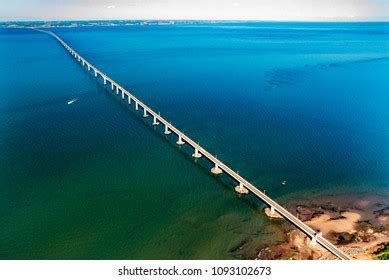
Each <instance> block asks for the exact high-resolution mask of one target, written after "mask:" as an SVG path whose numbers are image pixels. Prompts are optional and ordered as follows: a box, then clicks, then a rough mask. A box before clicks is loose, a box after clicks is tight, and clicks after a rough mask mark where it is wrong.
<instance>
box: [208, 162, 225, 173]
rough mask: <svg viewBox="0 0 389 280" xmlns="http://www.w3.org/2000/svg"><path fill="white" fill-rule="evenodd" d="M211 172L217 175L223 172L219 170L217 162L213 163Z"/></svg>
mask: <svg viewBox="0 0 389 280" xmlns="http://www.w3.org/2000/svg"><path fill="white" fill-rule="evenodd" d="M211 172H212V173H213V174H215V175H218V174H221V173H223V170H221V169H220V167H219V166H218V165H217V163H215V166H214V167H213V168H212V169H211Z"/></svg>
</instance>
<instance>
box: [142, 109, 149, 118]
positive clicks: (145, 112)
mask: <svg viewBox="0 0 389 280" xmlns="http://www.w3.org/2000/svg"><path fill="white" fill-rule="evenodd" d="M148 116H149V115H148V114H147V110H146V108H143V117H144V118H147V117H148Z"/></svg>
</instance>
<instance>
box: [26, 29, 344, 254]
mask: <svg viewBox="0 0 389 280" xmlns="http://www.w3.org/2000/svg"><path fill="white" fill-rule="evenodd" d="M34 30H36V31H39V32H43V33H46V34H48V35H50V36H52V37H54V38H55V39H56V40H57V41H58V42H59V43H60V44H61V45H62V46H63V47H64V48H65V49H66V50H68V51H69V52H70V53H71V54H72V56H74V58H75V59H77V60H78V61H79V62H80V63H82V65H83V66H84V67H85V65H86V66H87V68H88V71H90V69H92V70H93V71H94V73H95V77H97V75H100V76H101V77H102V78H103V80H104V84H106V81H108V82H109V83H110V84H111V88H112V90H114V88H116V94H119V91H120V92H121V94H122V99H124V95H126V96H127V98H128V103H129V104H131V102H132V101H133V102H134V103H135V108H136V109H137V110H138V109H139V106H140V107H142V108H143V111H144V115H143V116H144V117H148V116H150V115H151V116H152V117H153V123H152V124H153V125H159V123H162V124H163V125H164V126H165V132H164V133H165V134H166V135H168V134H170V133H171V132H173V133H174V134H176V135H177V137H178V141H177V144H180V145H182V144H184V143H187V144H188V145H190V146H191V147H192V148H193V149H194V150H195V152H194V154H193V157H195V158H200V157H201V156H204V157H206V158H207V159H208V160H209V161H211V162H212V163H213V164H215V166H214V168H213V169H212V171H216V172H213V173H216V174H218V173H221V172H224V173H226V174H227V175H229V176H230V177H231V178H233V179H234V180H236V181H237V183H238V184H239V185H240V186H243V187H244V188H246V189H247V190H249V191H250V192H251V193H252V194H253V195H255V196H256V197H258V198H259V199H261V200H262V201H264V202H265V203H266V204H268V205H269V206H270V207H271V210H272V211H277V212H278V213H279V214H280V215H281V216H282V217H284V218H285V219H286V220H288V221H289V222H290V223H292V224H293V225H294V226H296V227H297V228H298V229H300V230H301V231H302V232H304V233H305V234H306V235H307V236H309V238H310V239H311V240H312V241H313V242H311V243H312V244H316V243H319V244H320V245H321V246H323V247H324V248H325V249H326V250H328V251H329V252H330V253H332V254H333V255H335V256H336V257H338V258H339V259H342V260H349V259H351V258H350V257H349V256H348V255H347V254H346V253H344V252H343V251H342V250H340V249H339V248H337V247H336V246H335V245H334V244H332V243H331V242H330V241H328V240H327V239H325V238H324V237H323V236H322V235H321V234H318V233H317V232H316V231H315V230H313V229H312V228H310V227H309V226H308V225H306V224H305V223H304V222H302V221H301V220H299V219H298V218H297V217H296V216H294V215H293V214H292V213H290V212H289V211H288V210H286V209H285V208H284V207H282V206H281V205H279V204H278V203H277V202H275V201H274V200H273V199H271V198H270V197H269V196H267V195H266V194H265V193H263V192H261V191H260V190H259V189H258V188H256V187H255V186H254V185H252V184H251V183H250V182H248V181H247V180H246V179H244V178H243V177H242V176H240V175H239V174H238V173H237V172H235V171H233V170H232V169H231V168H229V167H228V166H227V165H225V164H224V163H223V162H221V161H220V160H219V159H217V158H216V157H215V156H213V155H212V154H210V153H209V152H208V151H206V150H205V149H204V148H203V147H201V146H200V145H199V144H197V143H196V142H194V141H193V140H192V139H190V138H189V137H188V136H186V135H185V134H184V133H183V132H181V131H180V130H178V129H177V128H176V127H174V126H173V125H172V124H171V123H169V122H168V121H167V120H165V119H164V118H163V117H161V116H160V114H157V113H156V112H155V111H153V110H152V109H151V108H149V107H148V106H147V105H145V104H144V103H143V102H142V101H140V100H139V99H137V98H136V97H135V96H134V95H133V94H131V93H130V92H128V91H127V90H125V89H124V88H123V87H121V86H120V85H119V84H118V83H116V82H115V81H114V80H112V79H111V78H110V77H108V76H107V75H106V74H104V73H103V72H102V71H101V70H99V69H98V68H96V67H95V66H94V65H92V64H91V63H90V62H88V61H87V60H86V59H85V58H83V57H82V56H81V55H79V54H78V53H77V52H76V51H74V50H73V49H72V48H71V47H70V46H69V45H68V44H66V43H65V42H64V41H63V40H62V39H61V38H60V37H59V36H57V35H56V34H55V33H53V32H51V31H45V30H41V29H34Z"/></svg>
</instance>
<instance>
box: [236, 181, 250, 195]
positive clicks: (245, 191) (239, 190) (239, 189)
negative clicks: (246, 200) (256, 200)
mask: <svg viewBox="0 0 389 280" xmlns="http://www.w3.org/2000/svg"><path fill="white" fill-rule="evenodd" d="M235 191H236V192H237V193H240V194H248V193H249V190H248V189H246V188H245V187H244V186H243V184H242V183H241V182H239V185H237V186H236V187H235Z"/></svg>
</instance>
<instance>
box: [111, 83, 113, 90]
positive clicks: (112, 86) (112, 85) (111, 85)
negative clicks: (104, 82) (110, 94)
mask: <svg viewBox="0 0 389 280" xmlns="http://www.w3.org/2000/svg"><path fill="white" fill-rule="evenodd" d="M113 87H114V85H113V82H111V90H113Z"/></svg>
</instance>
